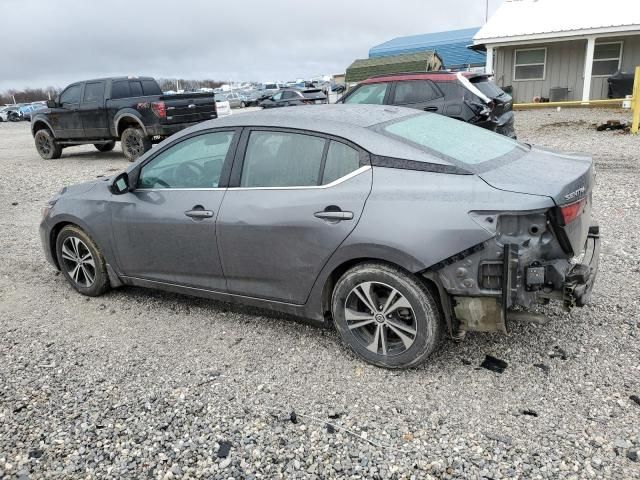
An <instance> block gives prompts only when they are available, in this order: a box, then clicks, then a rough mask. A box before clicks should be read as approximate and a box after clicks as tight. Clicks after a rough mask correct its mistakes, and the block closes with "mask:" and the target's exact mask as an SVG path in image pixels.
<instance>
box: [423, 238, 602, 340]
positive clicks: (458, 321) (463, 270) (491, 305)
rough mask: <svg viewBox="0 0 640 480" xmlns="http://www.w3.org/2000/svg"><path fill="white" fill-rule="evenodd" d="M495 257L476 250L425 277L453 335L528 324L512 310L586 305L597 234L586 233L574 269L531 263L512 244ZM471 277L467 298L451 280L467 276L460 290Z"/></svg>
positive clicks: (558, 264)
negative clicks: (553, 304)
mask: <svg viewBox="0 0 640 480" xmlns="http://www.w3.org/2000/svg"><path fill="white" fill-rule="evenodd" d="M487 250H489V251H490V247H487ZM498 256H499V257H501V259H500V260H487V259H486V258H487V255H486V254H483V252H482V251H481V250H476V251H475V252H473V253H470V254H469V255H468V256H467V257H465V258H464V259H463V260H459V261H456V262H453V263H452V264H450V265H447V266H444V267H441V269H440V270H439V271H438V272H430V273H429V274H426V276H427V277H428V278H429V279H431V280H433V281H435V282H436V283H437V284H438V287H439V290H440V294H441V297H443V298H442V300H443V305H444V313H445V317H447V322H448V323H449V327H450V332H451V333H452V334H453V335H458V336H459V335H464V332H466V331H480V332H496V331H497V332H503V333H508V331H509V320H510V319H514V318H516V317H519V318H521V319H522V318H529V319H530V321H533V320H531V319H533V318H534V317H535V314H527V313H526V312H522V311H518V312H514V311H512V309H514V307H524V308H527V307H530V306H532V305H535V304H541V303H546V302H548V301H549V300H560V301H562V302H563V305H564V307H565V308H566V309H568V310H570V309H571V308H573V307H576V306H577V307H582V306H584V305H586V304H587V303H588V302H589V299H590V297H591V292H592V290H593V286H594V283H595V280H596V276H597V273H598V264H599V259H600V234H599V228H598V226H597V225H592V226H591V227H590V228H589V233H588V237H587V240H586V243H585V248H584V253H583V255H582V256H581V258H580V261H579V262H576V263H570V262H569V261H567V260H552V261H541V260H537V259H532V258H531V256H528V255H527V254H526V252H523V251H522V250H521V247H519V246H518V245H517V244H512V243H507V244H505V245H502V246H501V252H498ZM474 257H476V258H474ZM473 271H477V274H476V275H477V287H474V288H469V289H467V291H466V292H463V291H461V290H460V288H457V287H456V283H457V282H456V280H457V279H458V278H460V277H461V276H463V275H468V276H467V277H465V278H464V280H463V282H462V284H463V285H469V286H471V285H472V283H473V282H471V281H470V278H469V277H471V276H472V275H470V272H473ZM464 282H466V283H464ZM459 285H460V283H458V286H459Z"/></svg>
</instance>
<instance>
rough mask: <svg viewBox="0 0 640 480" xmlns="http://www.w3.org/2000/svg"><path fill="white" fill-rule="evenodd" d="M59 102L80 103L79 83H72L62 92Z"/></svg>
mask: <svg viewBox="0 0 640 480" xmlns="http://www.w3.org/2000/svg"><path fill="white" fill-rule="evenodd" d="M60 103H62V104H65V103H80V85H73V86H71V87H69V88H67V89H66V90H65V91H64V92H62V95H60Z"/></svg>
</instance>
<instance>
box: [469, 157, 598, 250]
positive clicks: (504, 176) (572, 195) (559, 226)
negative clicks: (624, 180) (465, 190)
mask: <svg viewBox="0 0 640 480" xmlns="http://www.w3.org/2000/svg"><path fill="white" fill-rule="evenodd" d="M479 176H480V178H482V179H483V180H484V181H485V182H487V183H488V184H489V185H491V186H492V187H494V188H497V189H499V190H505V191H509V192H517V193H527V194H530V195H542V196H547V197H550V198H551V199H552V200H553V201H554V203H555V204H556V205H557V207H558V208H556V209H553V211H552V212H550V218H551V222H552V223H553V225H554V228H555V229H556V232H557V233H558V237H559V240H560V242H561V244H563V247H564V248H565V251H567V252H568V253H571V252H573V254H575V255H577V254H579V253H580V252H581V251H582V249H583V247H584V244H585V241H586V239H587V234H588V231H589V226H590V224H591V192H592V189H593V183H594V171H593V162H592V159H591V157H590V156H588V155H584V154H579V153H562V152H557V151H553V150H550V149H544V148H540V147H531V150H530V151H529V152H528V153H526V154H525V155H523V156H522V157H520V158H518V159H517V160H515V161H512V162H509V163H507V164H503V165H499V166H498V167H496V168H493V169H491V170H488V171H485V172H482V173H479ZM576 202H582V203H581V204H580V205H579V207H580V208H579V213H578V215H577V216H576V218H575V219H573V220H572V221H571V222H569V223H567V224H566V225H565V224H564V223H565V222H564V221H563V217H562V212H561V208H562V207H564V206H566V205H571V204H574V203H576Z"/></svg>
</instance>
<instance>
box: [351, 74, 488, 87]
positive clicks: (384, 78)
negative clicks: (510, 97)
mask: <svg viewBox="0 0 640 480" xmlns="http://www.w3.org/2000/svg"><path fill="white" fill-rule="evenodd" d="M462 75H464V76H465V77H467V78H469V79H471V78H475V77H487V78H488V77H489V75H487V74H485V73H473V72H462ZM457 79H458V72H446V71H442V72H441V71H435V72H406V73H390V74H383V75H376V76H374V77H371V78H367V79H366V80H363V81H362V82H360V84H367V83H383V82H393V81H398V80H432V81H437V82H455V81H456V80H457Z"/></svg>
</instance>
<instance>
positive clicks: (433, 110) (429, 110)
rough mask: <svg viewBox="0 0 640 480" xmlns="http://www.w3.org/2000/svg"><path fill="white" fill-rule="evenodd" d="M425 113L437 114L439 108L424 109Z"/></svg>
mask: <svg viewBox="0 0 640 480" xmlns="http://www.w3.org/2000/svg"><path fill="white" fill-rule="evenodd" d="M424 111H425V112H437V111H438V107H424Z"/></svg>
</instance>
